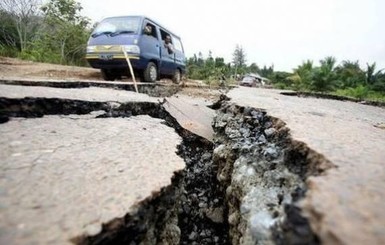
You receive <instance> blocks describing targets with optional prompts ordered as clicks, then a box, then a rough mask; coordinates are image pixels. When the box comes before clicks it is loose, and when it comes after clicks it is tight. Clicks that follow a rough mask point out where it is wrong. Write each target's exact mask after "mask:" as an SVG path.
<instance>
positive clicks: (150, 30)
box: [143, 22, 158, 38]
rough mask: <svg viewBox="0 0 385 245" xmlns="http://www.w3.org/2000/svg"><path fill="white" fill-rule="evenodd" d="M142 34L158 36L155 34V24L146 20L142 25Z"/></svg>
mask: <svg viewBox="0 0 385 245" xmlns="http://www.w3.org/2000/svg"><path fill="white" fill-rule="evenodd" d="M143 34H144V35H148V36H152V37H155V38H158V37H157V34H156V29H155V26H154V25H153V24H151V23H148V22H147V23H146V24H145V25H144V27H143Z"/></svg>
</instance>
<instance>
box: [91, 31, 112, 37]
mask: <svg viewBox="0 0 385 245" xmlns="http://www.w3.org/2000/svg"><path fill="white" fill-rule="evenodd" d="M111 33H112V31H102V32H98V33H94V34H92V35H91V37H93V38H95V37H98V36H101V35H110V34H111Z"/></svg>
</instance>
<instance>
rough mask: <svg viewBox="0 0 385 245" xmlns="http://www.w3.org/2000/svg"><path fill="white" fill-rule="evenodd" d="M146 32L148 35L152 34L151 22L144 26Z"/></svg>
mask: <svg viewBox="0 0 385 245" xmlns="http://www.w3.org/2000/svg"><path fill="white" fill-rule="evenodd" d="M143 32H144V34H146V35H150V36H152V26H150V25H149V24H147V25H146V26H145V27H144V31H143Z"/></svg>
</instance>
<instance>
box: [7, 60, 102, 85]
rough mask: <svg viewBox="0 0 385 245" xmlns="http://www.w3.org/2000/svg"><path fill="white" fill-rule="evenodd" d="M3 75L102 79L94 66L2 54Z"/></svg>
mask: <svg viewBox="0 0 385 245" xmlns="http://www.w3.org/2000/svg"><path fill="white" fill-rule="evenodd" d="M1 77H3V78H4V77H18V78H45V79H66V80H67V79H87V80H102V78H101V76H100V74H99V70H97V69H93V68H88V67H78V66H64V65H54V64H47V63H39V62H32V61H26V60H20V59H15V58H8V57H2V56H0V78H1Z"/></svg>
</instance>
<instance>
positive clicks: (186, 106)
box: [163, 95, 215, 141]
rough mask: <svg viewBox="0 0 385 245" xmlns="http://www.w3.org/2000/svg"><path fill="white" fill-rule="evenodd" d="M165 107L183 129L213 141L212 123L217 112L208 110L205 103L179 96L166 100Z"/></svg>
mask: <svg viewBox="0 0 385 245" xmlns="http://www.w3.org/2000/svg"><path fill="white" fill-rule="evenodd" d="M163 106H164V108H165V109H166V110H167V111H168V112H169V113H170V114H171V115H172V116H173V117H175V119H176V120H177V121H178V123H179V124H180V125H181V126H182V127H183V128H185V129H187V130H189V131H190V132H193V133H195V134H197V135H199V136H201V137H203V138H205V139H207V140H209V141H213V135H214V130H213V128H212V127H211V123H212V119H213V117H214V115H215V111H214V110H212V109H210V108H208V104H207V103H206V102H205V101H203V100H197V99H192V98H191V97H189V96H184V95H178V96H173V97H170V98H166V99H165V103H164V104H163Z"/></svg>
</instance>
